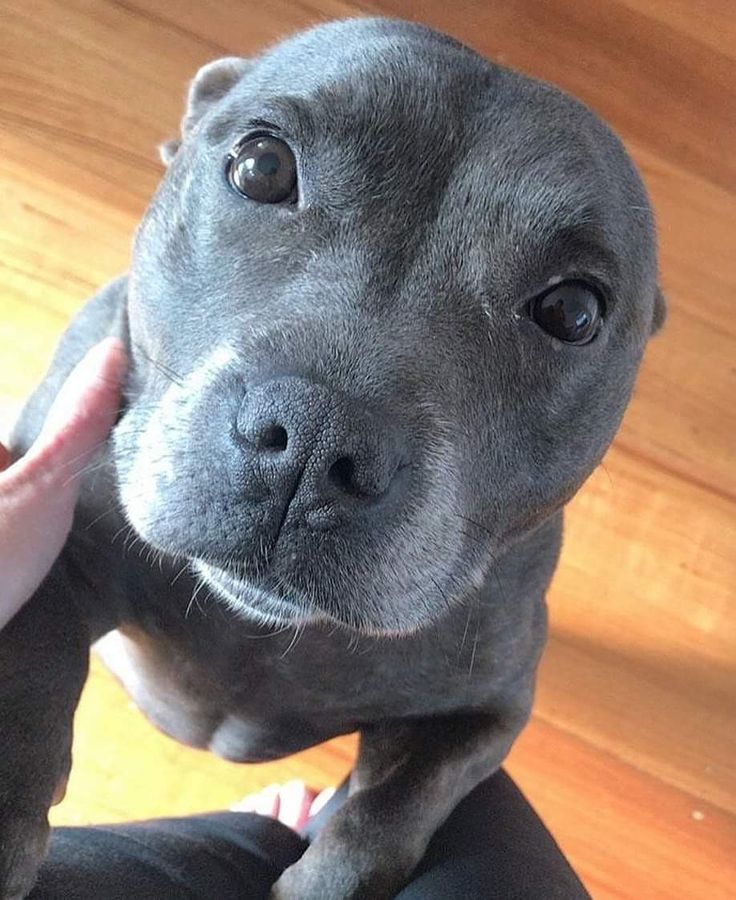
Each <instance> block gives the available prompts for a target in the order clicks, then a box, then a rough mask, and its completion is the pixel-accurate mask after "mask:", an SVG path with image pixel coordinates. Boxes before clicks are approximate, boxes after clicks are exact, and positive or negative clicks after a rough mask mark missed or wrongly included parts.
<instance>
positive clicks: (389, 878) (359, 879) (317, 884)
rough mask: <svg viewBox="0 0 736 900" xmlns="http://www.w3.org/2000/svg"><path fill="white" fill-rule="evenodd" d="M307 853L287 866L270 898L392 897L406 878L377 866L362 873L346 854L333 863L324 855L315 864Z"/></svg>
mask: <svg viewBox="0 0 736 900" xmlns="http://www.w3.org/2000/svg"><path fill="white" fill-rule="evenodd" d="M307 853H309V851H307ZM306 855H307V854H305V855H304V856H303V857H302V859H301V860H300V861H299V862H297V863H295V864H294V865H293V866H289V868H288V869H285V870H284V872H283V873H282V874H281V877H280V878H279V879H278V880H277V881H276V882H275V884H274V885H273V887H272V888H271V893H270V894H269V900H390V898H391V897H394V896H395V895H396V893H397V891H398V890H399V889H400V888H401V886H402V884H403V882H404V880H405V879H404V878H403V877H400V876H397V875H396V873H392V874H388V873H383V872H379V871H377V870H372V871H370V872H363V873H359V872H358V871H356V870H355V869H353V868H352V867H351V866H350V865H349V863H348V864H346V862H347V860H346V858H345V857H342V858H341V857H340V856H335V858H334V861H333V862H332V864H330V863H329V862H328V861H327V860H325V859H322V860H320V861H319V865H315V864H314V863H315V862H316V861H315V860H313V859H311V860H310V859H307V858H306Z"/></svg>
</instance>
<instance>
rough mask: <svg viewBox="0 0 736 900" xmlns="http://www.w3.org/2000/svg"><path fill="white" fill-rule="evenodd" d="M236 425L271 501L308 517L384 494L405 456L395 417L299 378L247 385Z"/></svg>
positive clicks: (392, 488)
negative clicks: (289, 506)
mask: <svg viewBox="0 0 736 900" xmlns="http://www.w3.org/2000/svg"><path fill="white" fill-rule="evenodd" d="M237 432H238V435H239V437H240V440H241V442H242V444H243V449H244V452H245V455H246V459H247V460H248V463H249V465H248V475H249V477H251V478H253V479H254V480H255V481H257V482H260V484H262V485H264V486H265V487H266V488H267V489H268V492H269V495H270V497H271V500H272V502H273V503H274V504H275V505H276V506H280V507H283V506H284V505H286V504H289V505H291V506H292V507H295V506H296V507H300V508H301V510H302V511H303V512H309V513H311V515H310V516H309V519H310V521H312V522H315V518H314V512H315V511H316V510H321V511H322V513H324V512H325V511H329V510H332V511H334V510H335V508H336V507H339V508H340V509H341V511H342V512H344V511H345V509H357V508H359V507H360V506H361V505H362V506H365V504H366V503H370V502H376V501H379V500H383V499H385V498H388V497H389V496H391V495H392V494H393V493H395V487H396V483H397V481H398V479H397V474H398V472H399V470H400V469H401V468H402V467H403V465H402V464H403V463H405V462H406V453H405V448H404V446H403V443H402V441H401V440H400V436H399V432H398V429H397V428H396V426H395V425H393V424H392V423H390V422H389V421H388V420H387V419H386V418H385V417H382V416H381V415H380V414H379V413H378V412H377V411H376V410H372V409H369V408H368V407H367V406H366V405H365V404H361V403H358V402H357V401H355V400H353V399H351V398H349V397H347V396H346V395H344V394H341V393H339V392H336V391H333V390H331V389H329V388H327V387H325V386H323V385H320V384H316V383H314V382H312V381H309V380H307V379H305V378H298V377H283V378H276V379H272V380H270V381H266V382H262V383H260V384H257V385H253V386H250V387H249V388H248V389H247V393H246V396H245V398H244V400H243V402H242V404H241V406H240V409H239V412H238V417H237ZM324 524H327V522H326V521H325V523H324Z"/></svg>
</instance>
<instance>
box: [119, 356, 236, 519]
mask: <svg viewBox="0 0 736 900" xmlns="http://www.w3.org/2000/svg"><path fill="white" fill-rule="evenodd" d="M237 359H238V356H237V354H236V353H235V351H234V350H233V349H232V347H229V346H227V345H225V346H220V347H217V348H216V349H215V350H213V351H212V353H210V354H209V356H206V357H205V358H204V359H203V360H202V362H201V363H200V364H199V365H198V366H197V367H196V368H195V369H194V370H193V371H192V372H191V373H190V374H189V375H187V377H186V378H185V379H184V380H183V381H182V382H180V383H172V384H171V385H169V387H168V388H167V390H166V392H165V393H164V395H163V397H162V398H161V400H160V401H159V403H158V404H157V405H156V407H155V408H154V409H153V410H152V411H151V413H150V414H149V417H148V421H147V422H146V425H145V427H144V429H143V432H142V433H141V434H140V436H139V437H138V440H137V451H136V454H135V458H134V460H133V464H132V466H131V469H130V473H129V474H128V477H127V478H126V481H125V484H124V485H123V487H122V490H121V494H122V498H123V502H124V503H125V506H126V508H127V511H128V515H129V516H130V517H131V519H132V520H133V521H134V522H135V523H136V525H141V524H142V523H144V522H146V521H148V520H150V519H152V518H153V517H154V516H155V506H156V498H157V496H158V494H159V492H160V491H161V490H162V489H164V488H165V487H166V486H167V485H169V484H171V483H172V481H173V480H174V478H175V477H176V466H175V461H176V452H177V451H176V450H175V448H174V447H172V446H171V443H172V441H171V439H172V437H174V436H176V435H179V434H182V432H184V433H186V432H188V431H189V429H190V425H191V418H192V415H193V412H194V410H195V409H196V408H197V406H198V400H199V398H200V397H201V395H202V393H203V392H205V391H206V390H207V388H208V387H209V386H210V385H211V384H212V382H213V381H215V380H216V379H217V378H218V377H219V376H220V375H221V374H222V372H223V370H225V369H227V368H228V367H229V366H231V365H232V364H233V363H234V362H236V361H237Z"/></svg>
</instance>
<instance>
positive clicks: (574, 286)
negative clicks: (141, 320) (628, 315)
mask: <svg viewBox="0 0 736 900" xmlns="http://www.w3.org/2000/svg"><path fill="white" fill-rule="evenodd" d="M530 314H531V317H532V319H534V321H535V322H536V323H537V325H539V327H540V328H542V329H543V330H544V331H546V332H547V334H551V335H552V336H553V337H556V338H557V339H558V340H560V341H564V342H565V343H566V344H587V343H589V342H590V341H592V340H593V338H594V337H595V336H596V334H597V333H598V328H599V326H600V322H601V317H602V301H601V300H600V298H599V296H598V294H597V292H596V291H595V290H594V289H593V288H592V287H591V286H590V285H588V284H585V282H582V281H565V282H563V283H562V284H558V285H556V286H555V287H553V288H552V289H551V290H549V291H546V292H545V293H544V294H540V296H539V297H536V298H535V299H534V300H532V302H531V306H530Z"/></svg>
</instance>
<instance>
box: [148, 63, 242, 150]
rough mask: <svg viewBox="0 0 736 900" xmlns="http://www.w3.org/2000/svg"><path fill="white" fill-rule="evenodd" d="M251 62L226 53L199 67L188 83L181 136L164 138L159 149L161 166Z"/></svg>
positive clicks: (239, 77)
mask: <svg viewBox="0 0 736 900" xmlns="http://www.w3.org/2000/svg"><path fill="white" fill-rule="evenodd" d="M250 65H251V63H250V61H249V60H247V59H241V58H240V57H239V56H225V57H223V58H222V59H216V60H214V62H211V63H207V65H206V66H202V68H201V69H200V70H199V72H197V74H196V75H195V76H194V78H193V79H192V81H191V84H190V85H189V95H188V97H187V108H186V112H185V113H184V118H183V119H182V120H181V138H175V139H174V140H171V141H165V142H164V143H163V144H161V146H160V147H159V148H158V149H159V155H160V156H161V162H163V164H164V165H166V166H168V165H169V163H170V162H171V160H172V159H173V158H174V157H175V156H176V154H177V151H178V150H179V147H181V142H182V140H183V139H184V138H186V137H187V135H188V134H191V132H192V131H193V130H194V128H195V127H196V125H197V123H198V122H199V120H200V119H201V118H202V116H203V115H204V114H205V113H206V112H207V110H208V109H209V108H210V107H211V106H212V105H213V104H215V103H217V102H218V100H222V98H223V97H224V96H225V94H227V92H228V91H229V90H230V88H232V87H233V85H234V84H235V83H236V82H238V81H239V80H240V79H241V77H242V76H243V75H244V74H245V72H247V70H248V69H249V68H250Z"/></svg>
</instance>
